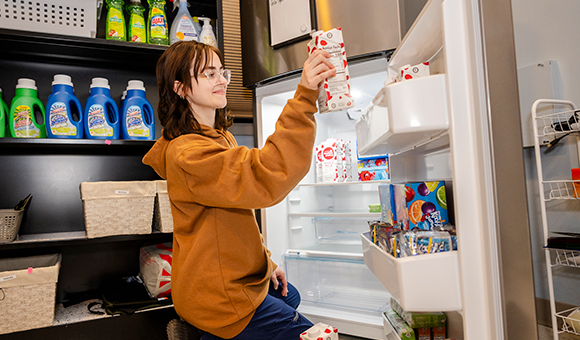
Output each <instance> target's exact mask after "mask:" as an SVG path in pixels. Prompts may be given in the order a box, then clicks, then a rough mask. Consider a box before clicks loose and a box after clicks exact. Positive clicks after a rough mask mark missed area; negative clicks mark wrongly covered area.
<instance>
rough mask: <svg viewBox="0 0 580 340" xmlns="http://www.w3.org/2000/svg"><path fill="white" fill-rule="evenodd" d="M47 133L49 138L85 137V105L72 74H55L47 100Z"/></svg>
mask: <svg viewBox="0 0 580 340" xmlns="http://www.w3.org/2000/svg"><path fill="white" fill-rule="evenodd" d="M46 112H47V115H46V120H45V124H46V134H47V136H48V137H49V138H83V122H82V116H83V107H82V106H81V102H80V101H79V100H78V99H77V97H76V96H75V94H74V90H73V83H72V79H71V77H70V76H67V75H66V74H55V75H54V80H53V81H52V93H51V94H50V95H49V96H48V101H47V102H46Z"/></svg>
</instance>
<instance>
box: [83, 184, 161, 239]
mask: <svg viewBox="0 0 580 340" xmlns="http://www.w3.org/2000/svg"><path fill="white" fill-rule="evenodd" d="M81 199H82V200H83V209H84V215H85V226H86V230H87V237H88V238H96V237H105V236H112V235H132V234H151V226H152V223H153V206H154V201H155V182H153V181H131V182H83V183H81Z"/></svg>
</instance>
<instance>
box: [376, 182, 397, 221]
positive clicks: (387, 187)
mask: <svg viewBox="0 0 580 340" xmlns="http://www.w3.org/2000/svg"><path fill="white" fill-rule="evenodd" d="M379 199H380V202H381V220H383V221H385V222H386V223H388V224H390V225H392V226H395V225H397V211H396V208H395V191H394V190H393V185H391V184H379Z"/></svg>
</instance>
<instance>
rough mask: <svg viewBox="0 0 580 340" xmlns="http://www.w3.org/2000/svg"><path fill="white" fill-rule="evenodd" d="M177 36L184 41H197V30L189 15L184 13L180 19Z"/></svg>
mask: <svg viewBox="0 0 580 340" xmlns="http://www.w3.org/2000/svg"><path fill="white" fill-rule="evenodd" d="M175 36H176V37H177V39H179V40H183V41H191V40H194V41H197V31H196V30H195V26H193V22H192V21H191V20H189V18H188V17H187V16H185V15H184V16H182V17H181V19H179V23H178V24H177V32H176V33H175Z"/></svg>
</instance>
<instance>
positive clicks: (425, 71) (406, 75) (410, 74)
mask: <svg viewBox="0 0 580 340" xmlns="http://www.w3.org/2000/svg"><path fill="white" fill-rule="evenodd" d="M430 74H431V73H430V71H429V63H428V62H426V63H421V64H417V65H413V66H411V65H409V64H407V65H404V66H402V67H400V68H399V73H398V74H397V76H396V77H395V82H401V81H405V80H410V79H415V78H420V77H426V76H429V75H430Z"/></svg>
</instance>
